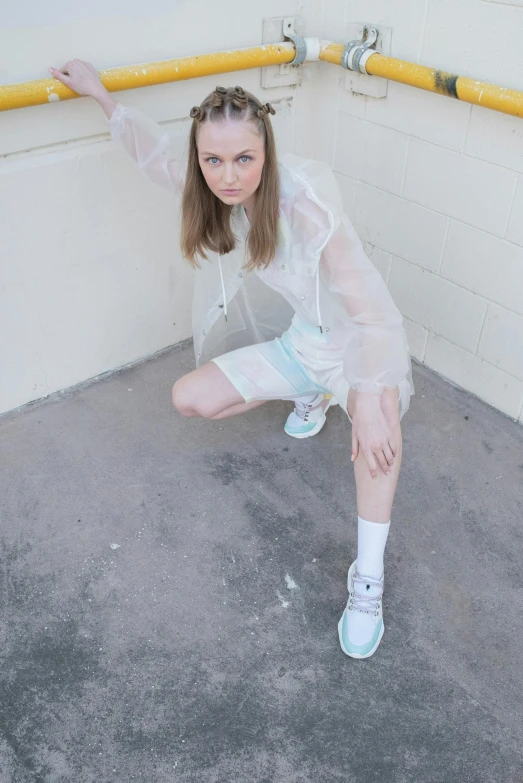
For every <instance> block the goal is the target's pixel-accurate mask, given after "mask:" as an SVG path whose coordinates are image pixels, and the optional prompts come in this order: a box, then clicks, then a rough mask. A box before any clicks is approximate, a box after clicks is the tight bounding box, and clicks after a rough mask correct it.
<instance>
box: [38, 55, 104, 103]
mask: <svg viewBox="0 0 523 783" xmlns="http://www.w3.org/2000/svg"><path fill="white" fill-rule="evenodd" d="M49 73H50V74H51V75H52V76H54V78H55V79H59V80H60V81H61V82H63V83H64V84H65V85H66V86H67V87H69V88H70V89H71V90H73V91H74V92H76V93H78V95H91V96H92V97H93V98H99V97H101V96H102V95H103V94H104V93H107V90H106V89H105V87H104V86H103V84H102V82H101V81H100V74H99V73H98V71H97V70H96V69H95V68H94V67H93V66H92V65H91V63H87V62H84V60H69V62H67V63H66V64H65V65H64V66H63V67H62V68H49Z"/></svg>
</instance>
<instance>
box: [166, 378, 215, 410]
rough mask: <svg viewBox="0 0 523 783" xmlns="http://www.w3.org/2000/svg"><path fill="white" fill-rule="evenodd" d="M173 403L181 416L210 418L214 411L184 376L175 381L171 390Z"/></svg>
mask: <svg viewBox="0 0 523 783" xmlns="http://www.w3.org/2000/svg"><path fill="white" fill-rule="evenodd" d="M172 401H173V405H174V407H175V408H176V410H177V411H178V413H181V414H182V416H187V417H189V418H195V417H199V418H202V419H210V418H212V416H214V415H215V413H216V411H215V410H214V409H212V408H211V406H209V405H208V404H206V403H205V400H201V399H200V398H199V395H198V393H197V390H196V389H195V387H194V386H193V384H191V383H188V382H187V381H186V380H185V379H184V378H180V380H178V381H176V383H175V384H174V386H173V390H172Z"/></svg>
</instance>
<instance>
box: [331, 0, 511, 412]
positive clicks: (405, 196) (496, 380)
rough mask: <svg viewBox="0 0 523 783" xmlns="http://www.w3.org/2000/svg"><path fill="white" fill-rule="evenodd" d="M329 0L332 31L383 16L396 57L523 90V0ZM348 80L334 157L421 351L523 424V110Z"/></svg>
mask: <svg viewBox="0 0 523 783" xmlns="http://www.w3.org/2000/svg"><path fill="white" fill-rule="evenodd" d="M325 7H326V12H325V15H324V20H323V23H324V29H323V32H322V35H324V36H325V37H331V36H335V35H336V30H337V29H339V24H340V20H341V19H342V18H344V19H345V24H346V25H347V24H348V23H349V22H373V23H377V24H378V25H379V24H381V25H383V26H387V27H391V28H392V30H393V32H392V52H391V54H392V56H395V57H399V58H402V59H407V60H411V61H414V62H421V63H422V64H424V65H430V66H433V67H437V68H441V69H443V70H447V71H454V72H456V73H459V74H460V75H463V76H471V77H475V78H477V79H483V80H486V81H490V82H493V83H497V84H499V85H501V86H505V87H513V88H517V89H520V90H521V89H522V88H523V82H522V80H521V74H522V73H523V49H522V48H521V44H520V42H521V36H522V34H523V0H512V2H510V3H507V2H503V3H498V2H494V0H491V1H490V2H485V1H484V0H418V1H417V2H416V3H412V2H411V0H396V1H395V2H393V3H391V2H390V0H365V1H363V0H333V1H332V2H329V3H328V4H327V3H326V4H325ZM344 38H347V27H345V34H344ZM343 81H344V80H343V79H341V80H340V86H339V94H338V103H337V106H336V108H333V111H332V115H331V119H332V125H333V127H334V130H333V132H332V134H331V137H332V138H333V142H332V149H333V151H332V158H331V164H332V166H333V168H334V169H335V170H336V172H337V173H338V178H339V181H340V184H341V185H342V188H343V191H344V195H345V203H346V208H347V211H348V212H349V213H350V215H351V216H352V218H353V220H354V223H355V227H356V229H357V231H358V233H359V235H360V237H361V238H362V239H363V240H364V241H365V243H366V245H367V248H368V251H369V253H370V255H371V257H372V258H373V260H374V261H375V263H376V264H377V266H378V267H379V269H380V271H381V272H382V274H383V276H384V278H385V280H386V281H387V283H388V285H389V288H390V290H391V293H392V295H393V297H394V299H395V301H396V303H397V304H398V306H399V307H400V309H401V311H402V313H403V314H404V316H405V317H406V325H407V332H408V336H409V342H410V347H411V351H412V353H413V355H414V356H416V357H417V358H418V359H419V360H421V361H422V362H424V363H425V364H427V365H428V366H429V367H431V368H433V369H435V370H437V371H438V372H440V373H441V374H442V375H444V376H445V377H447V378H449V379H451V380H452V381H454V382H455V383H457V384H459V385H460V386H463V387H464V388H465V389H468V390H470V391H472V392H473V393H475V394H477V395H478V396H479V397H481V398H482V399H484V400H486V401H487V402H489V403H490V404H492V405H494V406H496V407H497V408H499V409H500V410H502V411H504V412H505V413H507V414H508V415H509V416H511V417H513V418H519V419H520V421H521V422H523V119H517V118H512V117H508V116H506V115H502V114H498V113H497V112H493V111H490V110H488V109H482V108H480V107H472V106H470V105H468V104H465V103H460V102H458V101H454V100H452V99H450V98H446V97H443V96H438V95H433V94H432V93H427V92H423V91H421V90H417V89H414V88H411V87H406V86H403V85H399V84H394V83H392V82H389V84H388V94H387V97H386V98H384V99H377V98H370V97H366V96H362V95H356V94H354V93H352V92H350V91H349V90H348V89H345V86H344V84H343Z"/></svg>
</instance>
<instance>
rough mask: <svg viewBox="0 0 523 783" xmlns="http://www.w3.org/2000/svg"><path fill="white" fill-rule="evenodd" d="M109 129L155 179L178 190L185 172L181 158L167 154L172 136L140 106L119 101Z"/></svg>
mask: <svg viewBox="0 0 523 783" xmlns="http://www.w3.org/2000/svg"><path fill="white" fill-rule="evenodd" d="M109 131H110V133H111V137H112V139H113V140H114V141H116V142H117V143H118V144H120V145H121V146H122V147H123V148H124V150H125V151H126V152H127V154H128V155H130V157H131V158H132V159H133V160H134V161H135V162H136V164H137V166H138V168H139V169H140V171H142V172H143V173H144V174H145V175H146V176H147V177H148V178H149V179H150V180H151V181H152V182H155V183H156V184H157V185H162V186H163V187H166V188H168V189H169V190H171V191H173V192H175V193H179V192H181V191H182V190H183V186H184V180H185V176H184V173H183V172H182V171H181V165H180V162H179V161H177V160H176V159H175V158H172V157H170V156H168V155H167V153H166V150H167V148H168V146H169V138H168V136H167V134H166V133H163V132H162V128H161V127H160V126H159V125H158V123H156V122H155V121H154V120H152V119H151V118H150V117H147V116H146V115H145V114H143V112H141V111H140V110H139V109H130V108H128V107H126V106H123V105H122V104H121V103H117V104H116V109H115V110H114V112H113V114H112V116H111V119H110V120H109Z"/></svg>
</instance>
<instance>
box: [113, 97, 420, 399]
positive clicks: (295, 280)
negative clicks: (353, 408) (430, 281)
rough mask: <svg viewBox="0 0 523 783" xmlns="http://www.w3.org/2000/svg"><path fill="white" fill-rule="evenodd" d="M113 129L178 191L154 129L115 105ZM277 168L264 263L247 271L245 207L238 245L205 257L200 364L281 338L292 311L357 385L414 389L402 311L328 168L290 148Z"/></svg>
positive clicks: (180, 181) (197, 310) (198, 315)
mask: <svg viewBox="0 0 523 783" xmlns="http://www.w3.org/2000/svg"><path fill="white" fill-rule="evenodd" d="M109 128H110V132H111V135H112V138H113V139H114V140H115V141H118V142H119V143H120V144H122V145H123V147H124V149H125V150H126V151H127V152H128V153H129V155H130V156H131V157H132V158H133V159H134V160H135V161H136V163H137V164H138V167H139V168H140V169H141V170H142V171H143V172H144V174H146V175H147V177H148V178H149V179H151V180H152V181H153V182H156V183H158V184H160V185H163V186H165V187H167V188H169V189H170V190H171V191H174V192H175V193H178V194H180V193H181V191H182V190H183V186H184V179H185V171H184V167H183V166H182V164H181V162H180V161H179V160H176V159H175V158H173V157H170V156H169V155H168V154H167V148H168V146H169V140H168V137H167V135H166V134H164V133H163V131H162V129H161V128H160V126H158V125H157V124H156V123H155V122H154V121H153V120H151V119H150V118H148V117H146V116H145V115H144V114H142V112H140V111H138V110H137V109H129V108H126V107H125V106H123V105H121V104H117V108H116V109H115V111H114V112H113V115H112V117H111V119H110V121H109ZM279 173H280V218H281V219H280V230H279V234H280V236H279V241H278V246H277V252H276V256H275V258H274V259H273V261H272V262H271V263H270V264H269V266H268V267H267V269H258V270H256V271H254V272H247V271H246V270H245V269H243V266H244V264H245V260H246V257H245V251H246V244H245V238H246V234H247V231H248V221H247V218H246V215H245V210H244V209H243V207H242V206H241V205H236V206H234V207H233V210H232V217H231V221H232V222H231V227H232V229H233V231H234V233H235V234H236V235H237V237H238V244H237V247H236V248H235V249H234V250H233V251H231V252H230V253H228V254H227V255H224V256H219V255H218V254H216V253H212V252H209V253H208V258H209V261H206V260H205V259H202V260H201V270H198V271H197V272H196V281H195V291H194V299H193V338H194V351H195V356H196V365H197V366H199V365H200V364H202V363H204V362H207V361H209V360H210V359H212V358H214V357H215V356H219V355H221V354H223V353H227V352H228V351H231V350H234V349H235V348H240V347H242V346H244V345H251V344H253V343H258V342H264V341H266V340H271V339H273V338H274V337H276V336H280V335H281V334H282V332H284V331H285V330H286V329H287V328H288V327H289V325H290V322H291V319H292V317H293V314H294V313H297V314H298V315H299V316H300V317H301V318H303V319H305V321H306V322H307V323H309V324H314V325H316V327H317V329H318V334H320V333H321V334H323V335H328V341H327V345H325V341H324V340H323V341H322V350H323V351H329V350H330V348H331V347H332V351H333V355H335V354H339V352H340V351H341V353H342V355H343V370H344V377H345V379H346V380H347V381H348V383H349V384H350V386H352V387H353V388H354V389H356V391H360V392H373V393H381V392H382V391H383V389H385V388H393V387H395V386H397V385H398V383H399V382H400V381H401V380H402V379H403V378H405V377H408V378H409V381H410V385H411V393H413V392H414V388H413V384H412V374H411V367H410V356H409V349H408V345H407V340H406V336H405V332H404V329H403V326H402V317H401V315H400V313H399V311H398V309H397V308H396V306H395V305H394V302H393V301H392V298H391V296H390V294H389V292H388V290H387V287H386V285H385V283H384V282H383V280H382V278H381V276H380V274H379V272H378V271H377V270H376V268H375V267H374V266H373V265H372V263H371V262H370V260H369V259H368V258H367V256H366V254H365V252H364V250H363V247H362V245H361V242H360V240H359V239H358V236H357V235H356V232H355V231H354V228H353V226H352V224H351V222H350V220H349V219H348V218H347V216H346V215H344V212H343V206H342V203H341V195H340V191H339V187H338V184H337V182H336V179H335V177H334V175H333V173H332V170H331V169H330V167H329V166H328V165H327V164H325V163H321V162H319V161H315V160H309V159H305V158H301V157H298V156H297V155H292V154H288V155H285V156H284V157H283V158H282V159H281V160H280V163H279Z"/></svg>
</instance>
